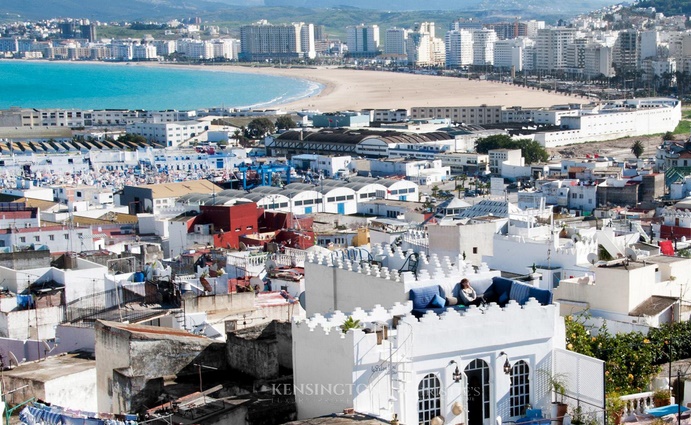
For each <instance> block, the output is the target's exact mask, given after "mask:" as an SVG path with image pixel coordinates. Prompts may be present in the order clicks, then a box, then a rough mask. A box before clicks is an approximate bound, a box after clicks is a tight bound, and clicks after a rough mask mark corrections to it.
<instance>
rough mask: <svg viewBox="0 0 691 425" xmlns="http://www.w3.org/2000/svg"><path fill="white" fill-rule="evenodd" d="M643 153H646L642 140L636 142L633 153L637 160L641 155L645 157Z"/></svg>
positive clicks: (632, 148) (632, 147)
mask: <svg viewBox="0 0 691 425" xmlns="http://www.w3.org/2000/svg"><path fill="white" fill-rule="evenodd" d="M643 151H645V147H644V146H643V142H641V141H640V140H636V141H635V142H633V145H632V146H631V153H632V154H633V155H634V156H635V157H636V159H638V158H640V157H641V155H643Z"/></svg>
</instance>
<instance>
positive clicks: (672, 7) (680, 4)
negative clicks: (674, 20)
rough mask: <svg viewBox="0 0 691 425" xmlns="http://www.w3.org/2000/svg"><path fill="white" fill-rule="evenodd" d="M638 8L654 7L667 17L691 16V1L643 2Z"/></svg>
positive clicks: (651, 0)
mask: <svg viewBox="0 0 691 425" xmlns="http://www.w3.org/2000/svg"><path fill="white" fill-rule="evenodd" d="M637 6H638V7H654V8H655V10H656V11H657V12H661V13H664V14H665V16H673V15H691V0H643V1H641V2H639V3H638V4H637Z"/></svg>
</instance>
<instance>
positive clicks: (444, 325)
mask: <svg viewBox="0 0 691 425" xmlns="http://www.w3.org/2000/svg"><path fill="white" fill-rule="evenodd" d="M409 308H410V305H409V304H408V305H400V304H399V305H395V306H393V307H392V309H391V310H390V311H386V310H384V309H383V308H382V307H381V306H375V307H374V309H373V310H372V311H370V312H365V311H362V310H360V309H356V310H355V311H353V312H350V313H345V314H344V313H341V312H340V311H337V312H334V313H333V314H332V315H327V316H321V315H316V316H314V317H312V318H310V319H308V320H307V321H302V322H297V323H294V324H293V362H294V379H295V386H296V389H309V388H310V387H311V388H312V389H317V390H318V391H319V389H324V388H331V389H340V391H339V392H338V393H337V394H333V393H329V394H326V393H324V392H323V391H322V392H318V393H317V394H313V395H309V394H301V395H299V396H297V397H296V402H297V406H298V418H299V419H304V418H308V417H314V416H321V415H326V414H330V413H332V412H339V411H342V410H343V409H345V408H349V407H352V408H354V409H355V410H356V411H358V412H363V413H368V414H372V415H374V416H377V417H379V418H381V419H384V420H390V419H391V417H392V415H393V413H394V412H395V413H398V419H399V420H400V422H401V423H417V421H418V405H417V400H418V384H419V382H420V381H421V380H422V378H423V377H424V376H426V375H427V374H429V373H433V374H435V375H436V376H437V377H438V378H439V380H440V381H441V393H440V394H441V415H442V416H443V417H444V418H446V420H447V421H448V422H449V423H467V417H466V416H465V415H466V412H467V411H468V406H467V400H466V399H465V396H464V395H463V392H464V390H465V387H466V385H467V382H466V381H465V378H464V380H463V381H462V382H460V383H456V382H454V381H453V379H452V377H451V374H452V372H453V370H454V367H453V365H450V364H449V363H450V361H452V360H453V361H455V362H457V364H458V366H459V368H460V370H461V371H463V370H464V369H465V367H466V366H467V365H468V364H469V363H470V362H471V361H473V360H475V359H480V360H483V361H485V362H486V363H487V364H488V366H489V369H490V399H489V400H490V412H489V413H490V414H489V416H490V418H495V417H497V416H501V417H502V418H503V419H504V420H505V421H506V420H509V419H510V418H511V417H510V415H509V388H510V379H509V377H508V376H506V375H505V374H504V372H503V370H502V367H503V363H504V360H505V359H506V358H505V357H504V356H500V355H499V351H505V352H507V353H508V354H509V357H510V362H511V363H512V364H515V362H516V361H519V360H522V361H525V362H526V363H527V364H528V367H529V373H530V383H531V385H530V400H531V403H532V405H533V406H534V407H538V408H540V407H544V408H548V406H549V403H550V401H551V400H550V395H549V393H548V392H547V391H546V385H545V383H544V381H545V376H547V375H548V374H547V373H540V370H541V369H542V370H545V371H549V370H551V356H552V352H553V350H554V349H555V348H563V347H564V345H565V342H564V341H565V335H564V333H565V332H564V323H563V320H562V319H561V317H560V316H559V314H558V309H557V306H555V305H549V306H540V305H539V303H537V302H529V303H528V304H526V305H525V306H524V307H523V308H521V307H520V306H519V305H518V304H516V303H513V302H512V303H509V304H508V305H507V307H506V308H504V309H501V308H499V307H498V306H496V305H495V306H492V307H490V308H489V309H487V310H486V311H484V312H482V311H480V310H479V309H477V308H471V309H470V310H468V311H467V312H466V313H464V314H459V313H457V312H448V313H445V314H444V315H442V316H437V315H434V314H431V315H426V316H424V317H423V318H422V319H421V320H419V321H418V320H417V319H416V318H414V317H413V316H412V315H410V314H408V315H406V316H405V317H404V318H403V319H402V321H401V322H400V323H399V325H398V327H397V329H395V330H394V329H392V326H391V325H392V321H391V319H392V317H393V316H395V315H398V314H404V311H405V310H406V309H409ZM350 315H352V317H353V318H354V319H357V320H360V321H361V322H362V323H363V324H364V325H365V326H367V327H371V328H374V326H375V323H378V322H384V323H386V324H387V325H388V327H389V338H388V339H386V340H384V341H382V343H381V344H380V345H378V344H377V336H376V334H375V333H370V334H366V333H364V332H363V331H361V330H351V331H349V332H348V333H347V334H343V333H342V332H341V331H340V329H339V326H340V324H342V323H343V321H344V320H345V319H346V318H347V317H348V316H350ZM459 329H462V330H463V331H462V332H459ZM404 371H405V372H404ZM543 375H545V376H543ZM391 384H394V385H391ZM454 402H460V403H461V404H462V405H463V407H464V409H463V413H461V415H459V416H456V415H454V414H453V413H452V412H451V407H452V405H453V403H454ZM511 419H514V420H515V419H516V417H514V418H511Z"/></svg>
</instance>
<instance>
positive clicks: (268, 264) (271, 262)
mask: <svg viewBox="0 0 691 425" xmlns="http://www.w3.org/2000/svg"><path fill="white" fill-rule="evenodd" d="M264 267H265V268H266V271H267V272H271V271H272V270H276V269H277V268H278V265H277V264H276V262H275V261H274V260H272V259H270V258H269V259H268V260H266V264H265V265H264Z"/></svg>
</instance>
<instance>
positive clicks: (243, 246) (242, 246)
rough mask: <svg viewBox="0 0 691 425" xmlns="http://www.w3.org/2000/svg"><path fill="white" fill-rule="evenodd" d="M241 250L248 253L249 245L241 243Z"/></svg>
mask: <svg viewBox="0 0 691 425" xmlns="http://www.w3.org/2000/svg"><path fill="white" fill-rule="evenodd" d="M239 249H240V251H247V245H245V243H244V242H240V244H239Z"/></svg>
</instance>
